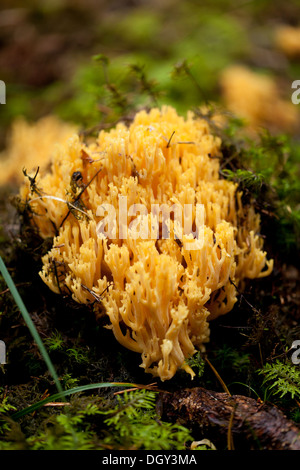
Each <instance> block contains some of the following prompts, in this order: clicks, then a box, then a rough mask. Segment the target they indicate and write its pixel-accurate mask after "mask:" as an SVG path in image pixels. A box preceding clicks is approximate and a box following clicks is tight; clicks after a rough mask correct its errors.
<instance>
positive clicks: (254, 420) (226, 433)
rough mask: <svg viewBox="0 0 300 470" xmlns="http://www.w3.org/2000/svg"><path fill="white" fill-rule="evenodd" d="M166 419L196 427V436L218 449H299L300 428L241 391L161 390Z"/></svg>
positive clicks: (161, 407)
mask: <svg viewBox="0 0 300 470" xmlns="http://www.w3.org/2000/svg"><path fill="white" fill-rule="evenodd" d="M159 405H160V406H159V407H160V410H161V411H160V412H161V415H162V418H163V419H168V420H169V421H177V422H179V423H180V424H182V425H185V426H188V427H189V428H190V429H193V436H194V438H195V439H198V437H199V438H200V437H201V438H203V437H205V438H208V439H210V440H211V441H212V442H213V443H214V445H215V446H216V447H217V449H220V450H224V449H226V448H228V443H230V442H231V443H232V444H233V446H232V447H231V448H234V449H235V450H239V449H241V450H242V449H249V450H257V449H261V450H300V429H299V428H298V427H297V426H296V425H295V424H294V423H293V422H291V421H289V420H288V419H287V418H286V416H285V415H284V414H283V413H282V412H281V411H280V410H279V409H278V408H276V407H275V406H273V405H270V404H267V403H263V402H261V401H256V400H255V399H253V398H249V397H245V396H241V395H233V396H231V395H228V394H227V393H220V392H214V391H210V390H205V389H203V388H201V387H196V388H192V389H184V390H179V391H176V392H174V393H164V392H162V393H161V394H160V397H159Z"/></svg>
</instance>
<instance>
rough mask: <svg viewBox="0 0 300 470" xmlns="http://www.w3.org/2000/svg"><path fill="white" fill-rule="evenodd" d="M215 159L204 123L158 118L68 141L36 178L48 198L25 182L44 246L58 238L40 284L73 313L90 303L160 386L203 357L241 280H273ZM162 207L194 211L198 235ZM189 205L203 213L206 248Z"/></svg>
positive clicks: (251, 217)
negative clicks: (74, 305) (72, 305)
mask: <svg viewBox="0 0 300 470" xmlns="http://www.w3.org/2000/svg"><path fill="white" fill-rule="evenodd" d="M220 148H221V141H220V139H219V138H218V137H215V136H214V135H212V133H211V131H210V128H209V124H208V122H207V121H206V120H204V119H201V118H199V117H197V116H195V115H194V114H193V113H188V115H187V117H186V118H183V117H181V116H179V115H178V114H177V112H176V111H175V110H174V109H173V108H171V107H163V108H162V109H156V108H155V109H152V110H151V111H149V112H146V111H141V112H139V113H137V114H136V116H135V119H134V120H133V122H132V123H131V124H130V126H129V127H127V126H126V125H125V124H123V123H120V124H118V125H117V126H116V128H114V129H112V130H110V131H109V132H106V131H101V132H100V133H99V135H98V137H97V139H96V140H95V141H94V142H92V143H89V144H88V145H87V144H84V143H82V141H81V140H80V138H79V137H78V136H76V135H74V136H73V137H72V138H70V139H69V140H68V141H67V142H66V143H65V144H64V145H61V146H59V147H56V148H55V150H54V151H53V152H52V163H51V168H50V169H49V168H48V169H42V170H41V171H40V173H39V174H38V175H37V181H36V184H37V185H38V187H39V188H40V189H41V191H42V196H43V197H36V195H34V194H31V191H30V182H29V181H28V179H27V180H26V181H25V182H24V184H23V186H22V188H21V197H22V199H23V200H24V201H27V202H29V203H30V207H31V208H32V211H31V217H32V222H33V223H34V225H35V226H36V227H38V229H39V231H40V234H41V236H42V237H45V238H46V237H49V236H51V237H53V247H52V249H51V250H50V251H49V252H48V253H47V254H46V255H45V256H44V257H43V268H42V271H41V273H40V275H41V277H42V279H43V281H44V282H45V283H46V284H47V285H48V286H49V287H50V288H51V289H52V290H53V291H54V292H57V293H63V294H69V293H71V294H72V296H73V298H74V299H75V301H77V302H79V303H83V304H86V303H91V302H93V304H94V309H95V311H96V314H97V315H99V316H100V315H103V314H104V315H105V314H106V315H108V317H109V320H110V325H109V326H108V327H109V328H111V329H112V331H113V334H114V335H115V337H116V339H117V340H118V341H119V342H120V343H121V344H122V345H124V346H125V347H127V348H129V349H131V350H133V351H136V352H138V353H140V354H141V356H142V364H141V367H143V368H144V369H145V371H146V372H150V373H152V374H153V375H154V376H158V377H160V378H161V380H167V379H170V378H171V377H173V376H174V374H175V373H176V371H177V370H178V369H179V368H183V369H184V370H186V371H187V372H188V373H189V374H190V375H191V376H193V374H194V373H193V371H192V370H191V368H190V367H189V366H188V365H187V364H186V359H187V358H188V357H190V356H191V355H193V354H194V353H195V351H196V350H204V345H205V343H207V342H208V341H209V334H210V332H209V321H210V320H212V319H214V318H216V317H218V316H219V315H222V314H225V313H227V312H229V311H230V310H231V309H232V308H233V306H234V304H235V302H236V300H237V288H238V289H239V290H241V289H242V288H243V281H244V279H245V278H251V279H253V278H258V277H262V276H267V275H268V274H270V272H271V271H272V266H273V262H272V261H268V260H267V258H266V253H265V252H264V251H263V249H262V238H261V236H260V235H259V233H260V218H259V215H258V214H256V213H255V211H254V208H253V206H251V205H248V206H247V207H243V205H242V194H241V193H240V192H238V191H237V184H236V183H234V182H232V181H227V180H225V179H221V176H220V173H219V168H220V159H219V158H213V157H218V156H220V155H221V153H220ZM100 156H101V158H100ZM87 157H88V158H87ZM100 170H101V171H100ZM75 172H77V173H76V174H77V175H80V181H79V182H78V181H77V179H76V181H75V180H74V178H72V175H74V173H75ZM79 183H80V184H79ZM124 200H126V203H127V206H126V207H127V208H128V212H127V213H126V214H125V215H124V211H123V206H122V207H121V204H122V203H123V202H124ZM137 204H138V205H139V206H137ZM163 204H165V205H167V206H168V207H170V206H172V204H175V205H176V207H186V206H188V207H190V206H192V207H193V209H192V210H191V212H190V213H189V222H190V227H191V228H192V230H193V231H192V232H191V233H189V232H186V231H183V232H180V229H181V226H180V223H179V219H178V218H177V216H175V212H174V213H169V214H170V217H169V219H168V220H167V222H165V221H164V220H163V219H162V217H161V213H160V214H157V213H155V212H153V211H152V208H153V207H154V206H155V207H157V206H158V207H159V208H161V207H162V205H163ZM134 205H136V206H134ZM196 205H199V206H201V207H202V208H203V211H204V212H203V214H204V215H203V217H204V218H203V220H202V222H203V223H202V225H201V229H200V230H199V231H198V235H199V233H200V232H201V237H200V238H201V239H198V238H197V230H195V224H196V221H197V219H196V217H197V213H196V210H195V206H196ZM109 207H110V208H114V210H113V211H112V213H111V214H109V215H107V210H108V209H107V208H109ZM132 207H134V208H135V209H137V208H138V210H137V211H135V212H134V211H132ZM105 208H106V212H104V209H105ZM142 209H143V210H142ZM124 217H125V218H124ZM104 220H105V223H104V222H103V221H104ZM126 223H127V225H126ZM108 226H109V227H110V229H111V231H110V232H109V233H107V232H105V230H106V229H107V227H108ZM54 227H56V228H57V230H58V233H57V234H55V232H54ZM155 227H156V229H157V232H155V233H156V236H155V237H152V236H150V234H151V233H152V232H151V229H153V228H155ZM164 229H167V230H166V231H165V232H164ZM145 233H146V234H147V235H146V236H143V234H145ZM137 234H138V236H137ZM166 234H167V235H166ZM180 235H181V236H180ZM193 243H195V244H194V245H193V246H191V245H192V244H193ZM109 287H110V288H109Z"/></svg>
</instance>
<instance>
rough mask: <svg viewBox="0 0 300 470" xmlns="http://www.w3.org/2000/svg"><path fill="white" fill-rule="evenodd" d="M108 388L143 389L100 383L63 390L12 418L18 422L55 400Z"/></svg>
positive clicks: (126, 385)
mask: <svg viewBox="0 0 300 470" xmlns="http://www.w3.org/2000/svg"><path fill="white" fill-rule="evenodd" d="M106 387H137V388H141V385H137V384H132V383H127V382H100V383H95V384H88V385H81V386H79V387H74V388H71V389H69V390H63V391H61V392H59V393H56V394H54V395H51V396H49V397H47V398H45V399H44V400H41V401H38V402H36V403H34V404H33V405H31V406H28V407H27V408H24V409H23V410H20V411H17V412H16V413H14V414H13V415H12V416H11V418H12V419H14V420H17V419H19V418H21V417H22V416H25V415H26V414H28V413H32V412H33V411H36V410H37V409H39V408H40V407H41V406H44V405H45V404H47V403H49V402H53V401H55V400H58V399H61V398H64V397H66V396H68V395H73V394H74V393H80V392H85V391H87V390H95V389H97V388H106Z"/></svg>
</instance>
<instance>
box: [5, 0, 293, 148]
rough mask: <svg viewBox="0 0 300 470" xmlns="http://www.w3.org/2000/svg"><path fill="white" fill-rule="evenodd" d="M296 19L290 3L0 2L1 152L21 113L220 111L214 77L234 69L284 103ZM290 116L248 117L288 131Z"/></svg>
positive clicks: (219, 79) (98, 117)
mask: <svg viewBox="0 0 300 470" xmlns="http://www.w3.org/2000/svg"><path fill="white" fill-rule="evenodd" d="M299 18H300V3H299V0H291V1H289V2H283V1H282V0H252V1H251V0H245V1H243V0H216V1H214V2H210V1H207V0H204V1H196V0H187V1H184V2H182V1H180V0H153V1H151V2H149V1H148V2H147V1H145V0H144V1H143V0H125V1H121V0H119V1H114V0H113V1H106V0H39V1H38V0H26V1H21V2H20V1H16V0H2V2H1V11H0V78H1V79H2V80H4V81H5V82H6V84H7V105H6V106H5V107H4V106H3V107H2V108H1V115H0V144H1V147H2V148H3V147H4V146H5V136H6V134H7V130H8V127H9V126H10V125H11V123H12V121H13V120H14V119H15V118H16V117H17V116H20V115H23V116H25V117H26V118H27V119H29V120H33V121H34V120H37V119H38V118H40V117H42V116H44V115H47V114H51V113H54V114H56V115H58V116H59V117H60V118H61V119H64V120H67V121H72V122H75V123H77V124H79V125H80V126H81V127H89V126H93V125H95V124H99V123H100V122H104V121H106V122H109V121H112V120H114V119H115V118H116V117H118V116H116V113H118V112H119V113H120V114H122V113H123V114H124V112H128V111H130V109H135V107H136V106H138V105H148V106H153V105H156V104H158V105H162V104H171V105H173V106H175V107H176V109H177V110H178V111H179V112H185V111H186V110H187V109H191V108H195V107H198V106H199V105H201V104H203V103H207V102H214V103H219V104H221V105H225V106H228V105H229V101H230V95H229V93H228V90H227V88H228V86H227V88H226V86H225V85H224V86H222V83H223V81H224V77H223V74H224V71H225V70H226V69H227V68H228V67H230V66H233V65H236V64H239V65H243V66H244V67H246V68H247V69H249V71H252V72H254V73H258V74H259V75H264V76H267V77H269V78H270V79H271V80H272V81H274V83H273V84H272V86H273V87H274V88H273V90H272V91H270V94H271V95H272V94H273V96H274V95H275V96H274V101H276V99H277V98H278V96H280V99H282V100H287V101H288V102H289V104H291V94H292V90H291V84H292V82H293V81H294V80H296V79H299V78H300V39H299V30H298V31H297V29H296V27H297V26H299ZM293 28H295V30H294V31H293ZM297 43H298V46H297ZM97 55H98V56H99V55H101V57H100V59H99V60H98V61H96V60H94V59H93V57H94V56H97ZM104 62H105V63H104ZM103 65H105V67H103ZM237 83H238V85H237V87H240V88H243V86H244V85H243V82H241V81H239V82H237ZM232 85H233V86H234V83H233V82H232ZM248 85H249V86H248ZM262 86H263V85H262ZM224 87H225V88H226V89H225V90H224ZM245 87H246V89H243V90H242V91H240V94H241V95H242V96H244V101H247V100H248V103H249V101H251V99H252V95H251V90H249V88H251V84H249V83H248V84H247V82H245ZM226 90H227V91H226ZM248 93H250V95H249V94H248ZM277 95H278V96H277ZM257 99H258V97H257ZM242 101H243V99H242V98H241V100H240V105H241V108H243V106H245V104H244V103H242ZM246 106H247V105H246ZM248 106H249V104H248ZM299 109H300V106H299V108H298V109H297V110H296V106H294V109H293V110H289V111H288V112H290V114H291V115H292V116H291V117H290V118H289V119H285V118H284V117H283V118H281V119H280V117H278V118H277V122H274V119H275V118H274V119H271V120H270V121H271V122H269V121H268V118H265V117H263V118H262V119H261V120H260V118H261V116H260V115H259V116H256V117H255V118H257V119H258V124H262V125H267V126H268V125H270V126H271V127H272V126H273V127H275V129H276V130H277V131H278V130H279V131H280V130H283V131H284V132H291V131H292V132H294V133H295V120H296V118H295V116H294V114H296V113H298V115H299ZM243 111H244V110H243V109H241V114H242V116H243ZM257 113H258V114H259V113H261V115H263V113H262V112H260V111H257ZM283 114H284V113H283ZM280 121H282V122H280ZM298 124H299V122H298ZM299 127H300V126H299ZM299 127H298V130H297V132H298V133H299Z"/></svg>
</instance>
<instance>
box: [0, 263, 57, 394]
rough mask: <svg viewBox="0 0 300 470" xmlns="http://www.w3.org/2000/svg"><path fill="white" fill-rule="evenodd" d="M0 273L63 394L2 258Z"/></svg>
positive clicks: (45, 351)
mask: <svg viewBox="0 0 300 470" xmlns="http://www.w3.org/2000/svg"><path fill="white" fill-rule="evenodd" d="M0 271H1V274H2V276H3V277H4V280H5V282H6V284H7V287H8V288H9V290H10V292H11V294H12V296H13V298H14V300H15V302H16V304H17V306H18V307H19V309H20V312H21V314H22V316H23V318H24V321H25V323H26V325H27V326H28V329H29V331H30V333H31V334H32V336H33V339H34V341H35V342H36V344H37V345H38V347H39V350H40V352H41V354H42V357H43V359H44V361H45V363H46V364H47V367H48V370H49V372H50V374H51V375H52V377H53V379H54V382H55V385H56V388H57V390H58V392H59V393H62V392H63V389H62V386H61V384H60V382H59V378H58V376H57V374H56V371H55V368H54V366H53V364H52V362H51V359H50V357H49V355H48V352H47V350H46V348H45V346H44V344H43V342H42V340H41V337H40V335H39V333H38V332H37V329H36V327H35V325H34V323H33V321H32V320H31V317H30V315H29V313H28V311H27V309H26V307H25V305H24V302H23V300H22V299H21V296H20V294H19V292H18V290H17V288H16V286H15V284H14V282H13V280H12V278H11V276H10V274H9V272H8V270H7V268H6V266H5V264H4V262H3V260H2V257H1V256H0Z"/></svg>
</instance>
